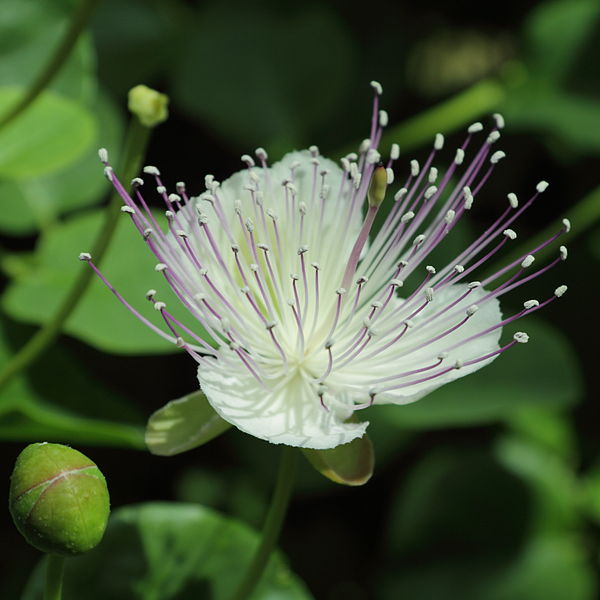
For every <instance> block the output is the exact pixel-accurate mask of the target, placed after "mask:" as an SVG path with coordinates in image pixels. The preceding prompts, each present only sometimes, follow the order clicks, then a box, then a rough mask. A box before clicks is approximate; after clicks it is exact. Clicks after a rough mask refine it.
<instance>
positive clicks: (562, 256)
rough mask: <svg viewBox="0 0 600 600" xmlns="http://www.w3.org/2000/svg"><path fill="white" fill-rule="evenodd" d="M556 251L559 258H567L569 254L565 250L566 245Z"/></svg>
mask: <svg viewBox="0 0 600 600" xmlns="http://www.w3.org/2000/svg"><path fill="white" fill-rule="evenodd" d="M558 251H559V252H560V258H561V260H567V257H568V256H569V252H568V250H567V247H566V246H561V247H560V248H559V249H558Z"/></svg>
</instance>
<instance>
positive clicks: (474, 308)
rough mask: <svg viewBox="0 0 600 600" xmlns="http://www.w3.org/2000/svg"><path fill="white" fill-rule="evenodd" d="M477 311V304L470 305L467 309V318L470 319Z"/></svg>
mask: <svg viewBox="0 0 600 600" xmlns="http://www.w3.org/2000/svg"><path fill="white" fill-rule="evenodd" d="M478 310H479V306H477V304H472V305H471V306H469V308H467V311H466V312H467V317H472V316H473V315H474V314H475V313H476V312H477V311H478Z"/></svg>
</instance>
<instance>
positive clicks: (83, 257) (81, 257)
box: [79, 252, 92, 262]
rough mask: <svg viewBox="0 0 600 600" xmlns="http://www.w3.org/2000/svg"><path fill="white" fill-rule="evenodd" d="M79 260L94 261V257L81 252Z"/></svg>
mask: <svg viewBox="0 0 600 600" xmlns="http://www.w3.org/2000/svg"><path fill="white" fill-rule="evenodd" d="M79 260H84V261H86V262H87V261H88V260H92V255H91V254H90V253H89V252H80V253H79Z"/></svg>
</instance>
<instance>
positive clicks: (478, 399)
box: [367, 319, 581, 429]
mask: <svg viewBox="0 0 600 600" xmlns="http://www.w3.org/2000/svg"><path fill="white" fill-rule="evenodd" d="M523 327H524V328H525V330H526V331H527V332H528V333H529V335H530V336H531V340H530V342H529V344H527V346H524V347H523V346H520V347H516V348H512V349H511V350H509V351H508V352H506V353H504V354H503V355H502V356H500V357H499V358H498V359H496V360H495V361H494V362H493V363H492V364H491V365H489V366H487V367H484V368H483V369H481V370H479V371H477V372H476V373H473V374H471V375H469V376H467V377H464V378H463V379H459V380H457V381H455V382H453V383H450V384H447V385H445V386H443V387H441V388H440V389H438V390H436V391H435V392H433V393H431V394H430V395H429V396H426V397H425V398H423V399H422V400H419V401H418V402H415V403H414V404H408V405H406V406H392V405H387V406H376V407H373V408H371V409H369V411H376V412H378V413H382V414H383V416H384V418H387V419H389V420H390V422H393V423H395V424H396V425H397V426H399V427H402V428H410V429H432V428H437V427H450V426H457V425H464V426H469V425H477V424H481V423H490V422H493V421H497V420H499V419H502V418H504V417H507V416H509V415H511V414H513V413H514V412H515V411H517V410H520V409H522V408H532V407H546V408H560V407H566V406H570V405H572V404H573V403H574V402H575V401H577V400H578V399H579V397H580V394H581V374H580V370H579V366H578V364H577V360H576V358H575V356H574V353H573V351H572V349H571V348H570V347H569V345H568V343H567V341H566V340H565V338H564V337H563V336H562V335H561V334H560V333H559V332H558V331H557V330H556V329H554V328H553V327H551V326H550V325H549V324H547V323H544V322H543V321H539V320H534V319H527V322H526V323H524V324H523ZM550 365H555V366H556V368H550ZM367 417H368V415H367Z"/></svg>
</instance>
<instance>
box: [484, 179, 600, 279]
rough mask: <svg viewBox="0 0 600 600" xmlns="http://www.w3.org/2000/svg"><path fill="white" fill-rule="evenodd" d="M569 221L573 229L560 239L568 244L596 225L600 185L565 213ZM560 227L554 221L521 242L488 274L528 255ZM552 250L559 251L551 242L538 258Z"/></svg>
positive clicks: (599, 214)
mask: <svg viewBox="0 0 600 600" xmlns="http://www.w3.org/2000/svg"><path fill="white" fill-rule="evenodd" d="M564 216H565V217H566V218H567V219H569V221H571V225H572V229H571V231H570V232H569V233H565V234H564V235H563V236H561V238H560V241H561V243H562V244H566V243H567V242H569V241H572V240H574V239H575V238H576V237H578V236H580V235H581V234H582V233H583V232H584V231H587V229H589V228H590V227H592V225H594V224H595V223H596V222H597V221H598V219H600V186H599V187H597V188H596V189H594V190H592V191H591V192H590V193H589V194H588V195H587V196H585V197H584V198H583V199H582V200H580V201H579V202H578V203H577V204H576V205H575V206H573V208H571V210H569V211H567V212H566V213H565V215H564ZM557 229H558V226H557V224H556V223H552V224H551V225H549V226H548V227H546V229H544V230H543V231H541V232H540V233H538V234H537V235H536V236H535V237H530V238H527V240H526V242H525V243H524V244H521V245H520V246H518V247H517V248H515V249H514V250H513V251H512V252H510V253H509V254H507V255H505V256H503V257H502V260H501V261H498V262H496V263H494V264H493V265H492V266H491V267H490V268H489V269H487V270H486V272H485V273H486V275H489V274H491V273H494V272H495V271H497V270H498V269H499V268H501V267H502V266H504V265H507V264H509V263H511V262H513V261H515V260H517V259H518V258H520V257H521V256H524V255H526V254H527V253H528V252H530V251H531V250H532V249H533V248H536V247H537V246H539V245H540V244H541V243H542V242H544V241H545V240H547V239H548V238H550V237H552V236H553V235H554V234H555V233H556V231H557ZM550 252H554V253H556V252H557V249H556V246H555V245H554V244H550V245H549V246H546V247H545V248H544V249H542V250H540V251H539V252H538V253H537V254H536V260H542V259H543V258H545V256H546V255H547V254H549V253H550Z"/></svg>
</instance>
